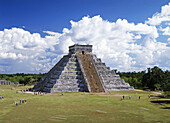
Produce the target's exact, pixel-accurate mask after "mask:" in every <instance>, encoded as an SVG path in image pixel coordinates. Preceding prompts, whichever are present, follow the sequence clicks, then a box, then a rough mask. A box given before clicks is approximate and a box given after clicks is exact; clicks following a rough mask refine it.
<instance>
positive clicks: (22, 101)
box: [15, 100, 27, 106]
mask: <svg viewBox="0 0 170 123" xmlns="http://www.w3.org/2000/svg"><path fill="white" fill-rule="evenodd" d="M26 103H27V100H20V105H22V104H26ZM15 105H16V106H17V105H18V102H17V101H15Z"/></svg>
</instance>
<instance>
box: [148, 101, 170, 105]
mask: <svg viewBox="0 0 170 123" xmlns="http://www.w3.org/2000/svg"><path fill="white" fill-rule="evenodd" d="M151 102H152V103H166V104H169V103H170V100H154V101H151Z"/></svg>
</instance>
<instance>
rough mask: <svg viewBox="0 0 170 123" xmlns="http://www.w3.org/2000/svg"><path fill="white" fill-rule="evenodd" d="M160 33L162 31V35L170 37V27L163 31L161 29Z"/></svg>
mask: <svg viewBox="0 0 170 123" xmlns="http://www.w3.org/2000/svg"><path fill="white" fill-rule="evenodd" d="M161 31H163V35H169V36H170V27H169V26H167V27H166V28H164V29H161Z"/></svg>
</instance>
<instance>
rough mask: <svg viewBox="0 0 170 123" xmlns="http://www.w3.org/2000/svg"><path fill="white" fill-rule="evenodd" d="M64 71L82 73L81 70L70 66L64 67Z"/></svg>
mask: <svg viewBox="0 0 170 123" xmlns="http://www.w3.org/2000/svg"><path fill="white" fill-rule="evenodd" d="M64 70H66V71H67V70H73V71H80V68H79V67H76V66H68V67H64Z"/></svg>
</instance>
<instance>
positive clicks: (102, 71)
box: [33, 44, 134, 93]
mask: <svg viewBox="0 0 170 123" xmlns="http://www.w3.org/2000/svg"><path fill="white" fill-rule="evenodd" d="M33 90H34V91H43V92H47V93H54V92H78V91H86V92H97V93H98V92H106V91H119V90H134V88H133V87H130V85H129V84H128V83H126V82H125V81H124V80H123V79H121V78H120V76H119V75H117V74H116V73H115V72H114V71H113V70H110V68H109V67H107V66H106V64H105V63H103V62H102V61H101V59H100V58H97V56H96V55H95V54H93V53H92V45H79V44H75V45H73V46H70V47H69V54H68V55H65V56H63V58H62V59H61V60H60V61H59V62H58V63H57V64H56V65H55V66H54V67H53V68H52V69H51V70H50V71H49V72H48V73H47V74H46V75H45V76H44V77H43V78H42V79H41V80H40V81H39V82H38V83H37V84H36V85H35V86H34V87H33Z"/></svg>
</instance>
